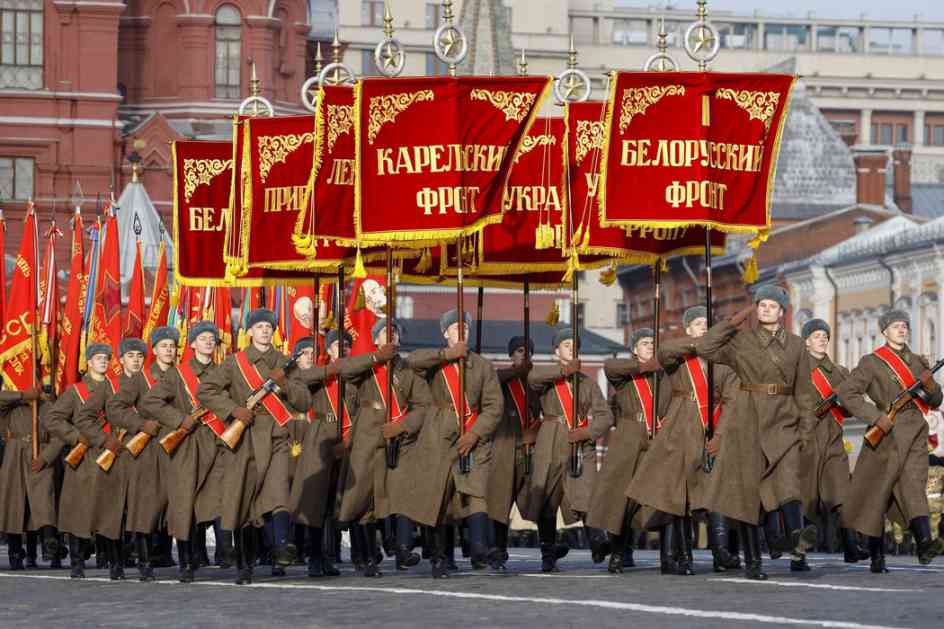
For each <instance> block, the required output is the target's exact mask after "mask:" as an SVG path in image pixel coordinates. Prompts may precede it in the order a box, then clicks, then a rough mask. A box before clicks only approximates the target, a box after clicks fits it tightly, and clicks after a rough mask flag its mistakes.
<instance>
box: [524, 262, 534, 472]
mask: <svg viewBox="0 0 944 629" xmlns="http://www.w3.org/2000/svg"><path fill="white" fill-rule="evenodd" d="M524 351H525V353H526V355H527V357H528V358H527V360H528V361H529V362H530V361H531V281H530V280H529V279H527V278H525V280H524ZM522 419H523V422H522V425H523V426H524V427H525V428H527V429H530V428H531V387H529V386H528V383H527V381H525V383H524V417H523V418H522ZM533 454H534V445H533V444H528V445H527V446H526V447H525V449H524V473H525V474H526V475H528V476H530V475H531V457H532V455H533Z"/></svg>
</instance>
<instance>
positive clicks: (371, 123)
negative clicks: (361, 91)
mask: <svg viewBox="0 0 944 629" xmlns="http://www.w3.org/2000/svg"><path fill="white" fill-rule="evenodd" d="M425 100H433V90H421V91H419V92H412V93H411V92H402V93H400V94H385V95H383V96H371V98H370V105H369V106H368V109H367V112H368V120H367V142H368V144H373V143H374V140H375V139H377V134H378V133H380V128H381V127H383V126H384V125H385V124H387V123H388V122H393V121H394V120H396V119H397V116H399V115H400V114H401V113H403V112H404V111H406V110H407V109H408V108H409V107H410V105H412V104H413V103H418V102H422V101H425Z"/></svg>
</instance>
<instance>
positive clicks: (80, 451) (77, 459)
mask: <svg viewBox="0 0 944 629" xmlns="http://www.w3.org/2000/svg"><path fill="white" fill-rule="evenodd" d="M88 448H89V447H88V446H87V445H85V444H84V443H82V442H81V441H80V442H79V443H77V444H75V445H74V446H73V447H72V449H71V450H69V454H67V455H66V456H65V459H63V460H64V461H65V462H66V463H68V464H69V465H70V466H71V467H72V469H75V468H77V467H78V466H79V463H81V462H82V459H84V458H85V453H86V452H88Z"/></svg>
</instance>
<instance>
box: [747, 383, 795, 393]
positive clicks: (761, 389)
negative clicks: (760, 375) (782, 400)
mask: <svg viewBox="0 0 944 629" xmlns="http://www.w3.org/2000/svg"><path fill="white" fill-rule="evenodd" d="M741 391H750V392H751V393H765V394H767V395H793V387H788V386H787V385H785V384H745V383H743V382H742V383H741Z"/></svg>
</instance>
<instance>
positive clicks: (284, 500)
mask: <svg viewBox="0 0 944 629" xmlns="http://www.w3.org/2000/svg"><path fill="white" fill-rule="evenodd" d="M247 323H248V331H249V338H250V340H251V342H250V344H249V346H248V347H246V349H245V350H243V351H241V352H237V353H235V354H231V355H229V356H227V357H226V359H225V360H224V361H223V363H222V364H221V365H220V367H219V368H218V369H215V370H213V371H212V372H211V373H209V374H207V375H206V376H205V377H204V378H203V379H202V380H201V381H200V390H199V392H198V393H197V398H198V399H199V401H200V403H201V404H203V405H204V406H205V407H206V408H207V409H209V410H210V411H212V412H213V413H214V414H215V415H216V416H217V417H219V418H221V419H223V420H224V421H225V422H226V423H227V424H231V423H232V422H235V421H238V422H241V423H242V424H243V425H244V426H245V427H246V428H245V431H244V432H243V435H242V438H241V439H240V440H239V442H238V443H237V444H236V446H235V448H234V450H233V452H232V456H231V457H230V458H228V465H227V469H226V474H225V477H224V482H223V494H222V495H223V498H222V504H221V514H222V516H221V521H222V527H223V528H224V529H225V530H231V531H234V532H235V533H236V551H237V552H236V555H237V564H238V567H239V576H238V577H237V579H236V583H237V585H242V584H245V583H251V582H252V567H253V564H254V563H255V536H256V531H255V530H254V528H255V527H257V526H258V525H259V524H261V523H263V521H264V519H265V518H266V517H267V516H268V517H271V520H272V532H273V545H274V547H273V552H272V561H273V565H277V566H282V567H286V566H289V565H291V564H292V562H293V561H295V558H296V556H297V552H298V551H297V549H296V548H295V545H294V544H293V543H291V542H290V540H289V532H290V530H291V518H290V516H289V512H288V508H289V482H288V479H289V433H288V430H287V429H286V428H285V427H284V424H286V423H287V422H288V421H290V419H291V416H292V414H293V413H297V412H298V410H297V409H307V408H308V407H309V406H310V404H311V395H310V394H309V393H308V388H307V387H306V386H305V385H304V384H303V383H302V382H301V381H299V380H297V379H296V378H295V377H288V376H287V375H286V373H285V371H284V370H283V367H284V366H285V365H286V363H287V362H288V359H287V358H286V357H285V355H284V354H282V353H281V352H279V350H277V349H276V348H275V347H273V346H272V335H273V332H274V330H275V325H276V320H275V314H274V313H273V312H272V311H271V310H268V309H265V308H258V309H256V310H253V311H252V312H250V313H249V317H248V319H247ZM269 379H271V380H272V382H273V384H274V386H273V387H272V388H270V389H265V390H266V391H267V393H266V394H265V395H264V396H263V397H262V398H261V399H260V401H259V403H258V404H256V405H255V407H254V408H252V409H249V408H247V407H246V404H247V402H248V400H249V398H250V397H251V396H252V395H253V394H254V393H256V392H257V391H259V390H260V389H262V387H263V385H264V384H265V383H266V382H268V380H269Z"/></svg>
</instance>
